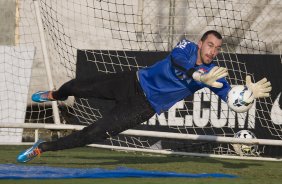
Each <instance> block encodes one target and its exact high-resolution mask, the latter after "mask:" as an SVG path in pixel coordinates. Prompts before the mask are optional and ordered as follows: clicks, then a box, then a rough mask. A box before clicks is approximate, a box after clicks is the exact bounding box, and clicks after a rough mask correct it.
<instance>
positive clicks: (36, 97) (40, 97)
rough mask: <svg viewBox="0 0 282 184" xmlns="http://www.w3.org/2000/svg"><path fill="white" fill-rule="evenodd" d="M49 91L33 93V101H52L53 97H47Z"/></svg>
mask: <svg viewBox="0 0 282 184" xmlns="http://www.w3.org/2000/svg"><path fill="white" fill-rule="evenodd" d="M49 93H50V91H38V92H36V93H34V94H33V95H32V97H31V99H32V101H34V102H39V103H40V102H49V101H54V99H51V98H49Z"/></svg>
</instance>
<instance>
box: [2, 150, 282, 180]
mask: <svg viewBox="0 0 282 184" xmlns="http://www.w3.org/2000/svg"><path fill="white" fill-rule="evenodd" d="M25 148H27V146H0V154H1V156H0V158H1V159H0V163H1V164H7V163H12V164H17V163H16V160H15V158H16V156H17V154H18V153H19V152H20V151H22V150H23V149H25ZM28 165H33V166H35V165H36V166H38V165H40V166H57V167H69V168H107V169H113V168H116V167H118V166H125V167H129V168H135V169H142V170H158V171H173V172H182V173H215V172H216V173H225V174H235V175H237V176H239V178H235V179H234V178H233V179H216V178H205V179H189V178H124V179H56V180H54V179H48V180H35V179H30V180H0V183H5V184H17V183H19V184H31V183H40V184H45V183H49V184H56V183H76V184H81V183H83V184H84V183H107V184H117V183H120V184H127V183H128V184H129V183H130V184H132V183H134V184H145V183H153V184H155V183H159V184H172V183H197V184H200V183H204V184H206V183H216V184H223V183H224V184H226V183H236V184H241V183H245V184H250V183H256V184H258V183H263V184H267V183H271V184H274V183H281V182H282V174H281V173H282V163H281V162H266V161H241V160H228V159H213V158H200V157H182V156H164V155H151V154H150V155H149V154H142V153H133V152H129V153H126V152H116V151H110V150H104V149H95V148H90V147H86V148H78V149H71V150H64V151H57V152H47V153H44V154H43V155H42V156H41V157H40V158H38V159H36V160H34V161H32V162H30V163H28ZM11 172H13V171H11Z"/></svg>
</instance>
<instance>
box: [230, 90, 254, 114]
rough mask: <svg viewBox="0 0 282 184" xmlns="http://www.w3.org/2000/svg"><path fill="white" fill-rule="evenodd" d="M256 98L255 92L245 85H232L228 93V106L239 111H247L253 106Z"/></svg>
mask: <svg viewBox="0 0 282 184" xmlns="http://www.w3.org/2000/svg"><path fill="white" fill-rule="evenodd" d="M254 100H255V98H254V95H253V92H252V91H251V90H250V89H249V88H248V87H247V86H243V85H237V86H234V87H232V88H231V90H230V91H229V92H228V94H227V104H228V107H229V108H231V109H232V110H233V111H235V112H238V113H242V112H247V111H248V110H249V109H250V108H251V107H252V105H253V103H254Z"/></svg>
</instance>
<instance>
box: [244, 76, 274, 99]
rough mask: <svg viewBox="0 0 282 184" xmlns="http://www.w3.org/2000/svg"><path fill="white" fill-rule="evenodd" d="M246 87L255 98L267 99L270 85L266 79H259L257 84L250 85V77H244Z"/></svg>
mask: <svg viewBox="0 0 282 184" xmlns="http://www.w3.org/2000/svg"><path fill="white" fill-rule="evenodd" d="M246 86H247V87H248V88H249V89H250V90H251V91H252V92H253V94H254V97H255V98H263V97H269V96H270V94H269V92H270V91H271V89H272V87H271V83H270V82H269V81H267V79H266V78H263V79H261V80H260V81H258V82H257V83H252V80H251V76H249V75H247V77H246Z"/></svg>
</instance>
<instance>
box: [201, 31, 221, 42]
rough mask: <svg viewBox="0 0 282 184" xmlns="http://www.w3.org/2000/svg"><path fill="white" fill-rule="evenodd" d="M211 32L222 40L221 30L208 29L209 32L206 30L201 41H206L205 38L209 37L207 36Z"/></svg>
mask: <svg viewBox="0 0 282 184" xmlns="http://www.w3.org/2000/svg"><path fill="white" fill-rule="evenodd" d="M210 34H212V35H214V36H215V37H216V38H218V39H220V40H222V36H221V34H220V33H219V32H217V31H215V30H209V31H207V32H205V33H204V34H203V36H202V38H201V41H202V42H203V41H205V40H206V39H207V37H208V36H209V35H210Z"/></svg>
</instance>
